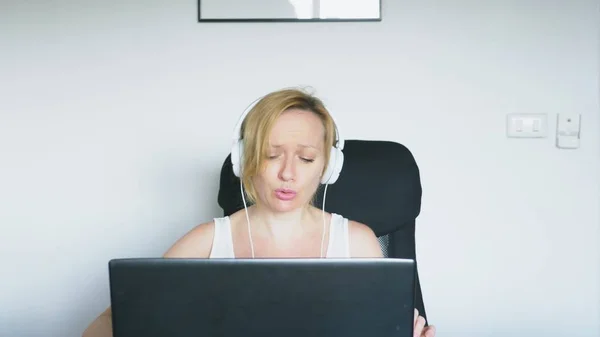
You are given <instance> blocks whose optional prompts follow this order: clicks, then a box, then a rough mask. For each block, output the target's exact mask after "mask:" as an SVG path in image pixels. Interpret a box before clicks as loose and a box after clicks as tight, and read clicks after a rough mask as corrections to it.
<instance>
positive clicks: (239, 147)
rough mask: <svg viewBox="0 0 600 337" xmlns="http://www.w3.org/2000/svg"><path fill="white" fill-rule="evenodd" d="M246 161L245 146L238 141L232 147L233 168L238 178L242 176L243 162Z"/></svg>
mask: <svg viewBox="0 0 600 337" xmlns="http://www.w3.org/2000/svg"><path fill="white" fill-rule="evenodd" d="M243 161H244V144H243V143H242V141H241V140H238V141H237V142H235V143H234V144H233V146H232V147H231V168H232V169H233V174H235V176H236V177H238V178H239V177H241V176H242V162H243Z"/></svg>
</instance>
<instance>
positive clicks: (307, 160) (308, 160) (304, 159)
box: [300, 158, 315, 163]
mask: <svg viewBox="0 0 600 337" xmlns="http://www.w3.org/2000/svg"><path fill="white" fill-rule="evenodd" d="M300 159H302V161H303V162H306V163H312V162H313V161H315V160H314V159H310V158H300Z"/></svg>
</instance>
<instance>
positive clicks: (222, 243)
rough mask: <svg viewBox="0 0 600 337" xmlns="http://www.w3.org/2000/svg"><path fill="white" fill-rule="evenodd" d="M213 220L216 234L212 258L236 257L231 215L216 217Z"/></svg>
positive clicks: (211, 252)
mask: <svg viewBox="0 0 600 337" xmlns="http://www.w3.org/2000/svg"><path fill="white" fill-rule="evenodd" d="M213 220H214V222H215V231H214V232H215V234H214V236H213V242H212V248H211V251H210V258H235V253H234V251H233V237H232V235H231V222H230V220H229V217H228V216H226V217H222V218H214V219H213Z"/></svg>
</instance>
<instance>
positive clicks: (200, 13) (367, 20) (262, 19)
mask: <svg viewBox="0 0 600 337" xmlns="http://www.w3.org/2000/svg"><path fill="white" fill-rule="evenodd" d="M197 6H198V10H197V13H198V18H197V19H198V22H199V23H227V22H230V23H236V22H238V23H243V22H312V23H315V22H381V21H382V19H383V3H382V0H379V17H377V18H325V19H319V18H310V19H294V18H253V19H250V18H243V19H234V18H232V19H207V18H202V0H198V2H197Z"/></svg>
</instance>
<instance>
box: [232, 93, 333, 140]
mask: <svg viewBox="0 0 600 337" xmlns="http://www.w3.org/2000/svg"><path fill="white" fill-rule="evenodd" d="M263 98H264V96H262V97H259V98H257V99H255V100H254V101H253V102H252V103H250V105H249V106H248V107H247V108H246V110H244V112H243V113H242V115H241V116H240V119H239V120H238V122H237V124H236V125H235V129H234V130H233V137H232V142H233V144H236V143H237V142H238V141H240V139H241V138H242V135H241V133H242V124H243V123H244V119H246V116H247V115H248V113H250V111H251V110H252V108H254V106H255V105H256V104H257V103H258V102H259V101H260V100H261V99H263ZM329 116H330V117H331V119H332V120H333V126H334V128H335V145H333V146H334V147H336V148H338V149H340V150H343V149H344V138H343V137H342V136H341V135H340V130H339V128H338V123H337V122H336V120H335V117H333V114H331V113H330V114H329Z"/></svg>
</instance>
